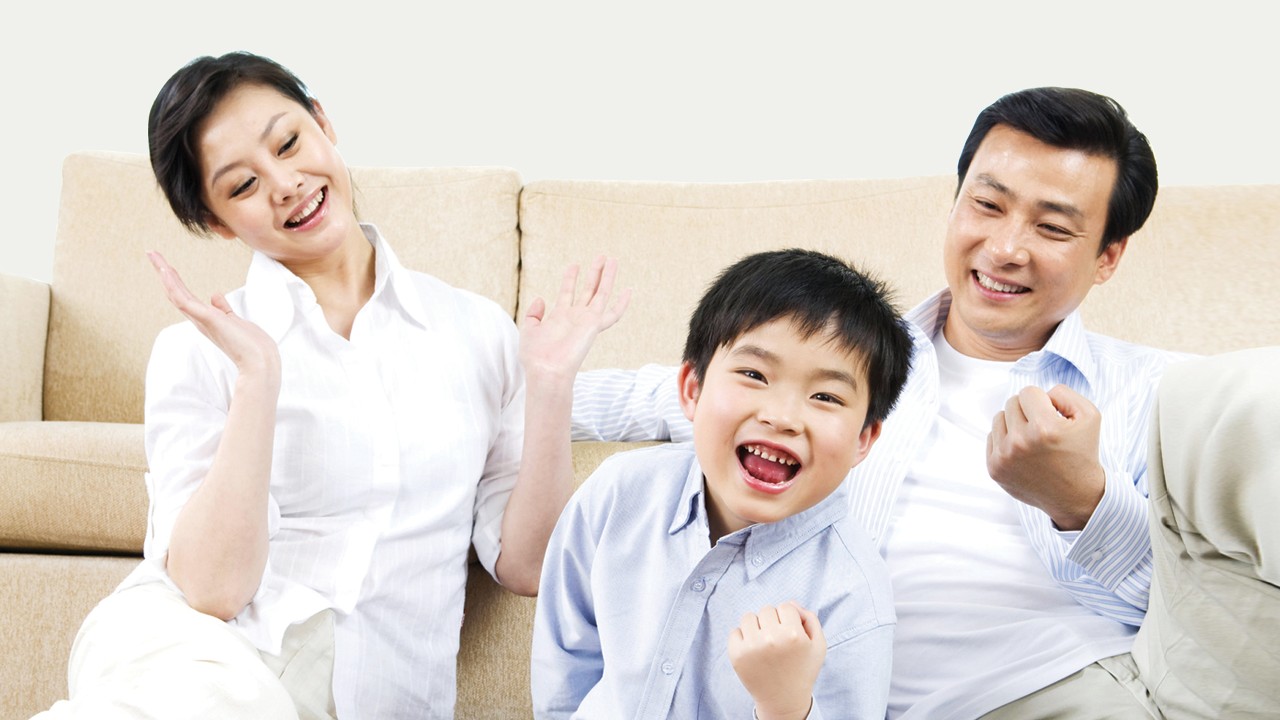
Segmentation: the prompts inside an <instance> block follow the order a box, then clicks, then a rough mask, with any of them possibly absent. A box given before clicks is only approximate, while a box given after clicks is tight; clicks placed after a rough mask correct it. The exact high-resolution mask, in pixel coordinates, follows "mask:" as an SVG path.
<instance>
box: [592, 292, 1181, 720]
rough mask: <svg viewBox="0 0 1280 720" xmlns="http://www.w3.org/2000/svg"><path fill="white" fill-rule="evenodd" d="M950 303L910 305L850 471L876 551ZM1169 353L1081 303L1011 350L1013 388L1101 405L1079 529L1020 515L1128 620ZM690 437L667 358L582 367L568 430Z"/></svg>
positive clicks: (1141, 604) (1091, 595)
mask: <svg viewBox="0 0 1280 720" xmlns="http://www.w3.org/2000/svg"><path fill="white" fill-rule="evenodd" d="M950 302H951V296H950V294H949V293H948V292H947V291H943V292H940V293H938V294H937V295H934V296H933V297H931V298H929V299H928V300H926V301H925V302H924V303H922V304H921V305H919V306H918V307H916V308H915V309H914V310H912V311H911V312H910V313H908V314H907V316H906V319H907V320H908V321H909V324H910V329H911V331H912V340H913V343H914V350H913V358H912V371H911V375H910V377H909V378H908V381H907V385H906V387H905V388H904V390H903V393H902V397H901V398H900V399H899V401H898V405H897V407H896V409H895V410H894V412H893V414H892V415H891V416H890V417H889V418H888V419H887V420H886V421H885V424H884V429H883V432H882V433H881V436H880V439H879V440H878V441H877V443H876V445H875V447H874V448H873V449H872V451H871V453H870V454H869V455H868V457H867V458H866V459H865V460H864V461H863V462H862V463H861V464H859V465H858V466H857V467H856V468H854V470H853V471H852V472H851V474H850V482H849V483H848V485H849V486H850V489H851V495H850V500H851V503H852V506H851V512H852V514H853V515H854V516H856V517H857V518H858V519H859V520H861V521H862V523H863V525H864V527H865V528H866V529H867V532H868V534H869V535H870V536H871V538H872V540H873V542H875V543H876V544H877V545H878V546H879V547H880V549H881V552H883V551H884V542H885V539H886V536H887V530H888V524H889V522H890V518H891V514H892V510H893V507H894V503H895V501H896V500H897V496H898V492H899V490H900V489H901V487H902V484H903V480H904V478H905V477H906V474H907V472H908V471H909V469H910V467H911V464H912V463H913V462H914V461H915V460H916V458H918V457H919V455H920V453H921V450H922V444H923V442H924V440H925V438H926V437H927V436H928V434H929V430H930V428H931V427H932V424H933V423H934V422H936V420H937V415H938V405H939V402H938V385H939V381H938V365H937V357H936V355H935V351H934V348H933V344H932V338H933V336H934V335H935V334H936V333H938V332H940V331H941V329H942V326H943V324H944V322H945V320H946V317H947V312H948V310H949V309H950ZM1177 357H1178V356H1177V355H1175V354H1174V353H1169V352H1166V351H1162V350H1156V349H1153V348H1147V347H1142V346H1138V345H1134V344H1131V343H1126V342H1123V341H1120V340H1116V339H1114V338H1109V337H1105V336H1102V335H1097V334H1094V333H1090V332H1087V331H1085V329H1084V325H1083V323H1082V321H1081V319H1080V316H1079V313H1078V311H1077V312H1075V313H1072V314H1071V315H1070V316H1068V317H1067V318H1066V319H1065V320H1063V321H1062V323H1060V324H1059V326H1058V327H1057V329H1056V330H1055V331H1054V333H1053V335H1052V336H1051V337H1050V338H1049V341H1048V342H1047V343H1046V344H1045V346H1044V347H1043V348H1042V349H1040V350H1038V351H1036V352H1033V353H1030V354H1028V355H1026V356H1024V357H1023V358H1021V359H1019V360H1018V361H1017V362H1016V363H1015V364H1014V366H1013V369H1012V371H1011V372H1010V384H1009V388H1008V394H1009V395H1010V396H1012V395H1015V394H1016V393H1017V392H1018V391H1019V390H1021V389H1022V388H1023V387H1026V386H1030V385H1035V386H1038V387H1041V388H1043V389H1045V390H1048V389H1050V388H1052V387H1053V386H1054V385H1058V384H1063V385H1066V386H1068V387H1070V388H1071V389H1073V390H1075V391H1076V392H1078V393H1080V394H1081V395H1083V396H1084V397H1085V398H1087V399H1088V400H1089V401H1090V402H1092V403H1093V404H1094V405H1095V406H1096V407H1097V408H1098V410H1099V411H1100V413H1101V415H1102V426H1101V432H1100V437H1099V460H1100V461H1101V463H1102V466H1103V468H1104V469H1105V471H1106V476H1107V479H1106V491H1105V493H1104V495H1103V498H1102V501H1101V502H1100V503H1099V505H1098V507H1097V508H1096V509H1095V510H1094V513H1093V517H1092V518H1091V519H1090V521H1089V523H1088V524H1087V525H1086V526H1085V528H1084V529H1083V530H1080V531H1078V532H1061V531H1058V530H1057V529H1055V528H1054V527H1053V524H1052V522H1051V520H1050V519H1049V517H1048V516H1047V515H1045V514H1044V513H1043V512H1042V511H1040V510H1039V509H1037V508H1034V507H1031V506H1028V505H1020V506H1019V515H1020V520H1021V523H1022V526H1023V528H1024V529H1025V531H1026V533H1027V537H1028V539H1029V541H1030V543H1031V545H1032V548H1033V549H1034V551H1035V552H1036V554H1037V555H1038V556H1039V558H1040V559H1041V560H1042V561H1043V563H1044V566H1045V567H1046V568H1047V570H1048V572H1049V573H1050V575H1051V576H1052V577H1053V578H1054V580H1055V581H1057V582H1058V583H1059V584H1060V585H1061V586H1062V587H1063V588H1065V589H1066V590H1067V591H1068V592H1069V593H1071V595H1072V597H1074V598H1075V599H1076V601H1077V602H1079V603H1080V604H1082V605H1084V606H1085V607H1088V608H1089V609H1091V610H1092V611H1094V612H1096V613H1098V614H1100V615H1102V616H1104V617H1107V618H1110V619H1112V620H1115V621H1116V622H1118V623H1123V624H1124V625H1126V626H1130V627H1136V626H1137V625H1139V624H1140V623H1141V622H1142V619H1143V617H1144V615H1145V613H1146V608H1147V596H1148V593H1149V591H1150V586H1151V569H1152V559H1151V543H1150V537H1149V535H1148V529H1147V502H1146V495H1147V482H1146V472H1147V436H1148V431H1147V427H1148V423H1149V419H1150V415H1151V409H1152V401H1153V399H1154V397H1155V388H1156V385H1157V383H1158V381H1159V378H1160V376H1161V374H1162V373H1163V371H1164V368H1165V366H1166V365H1167V364H1168V363H1169V362H1170V361H1171V360H1173V359H1175V358H1177ZM691 436H692V427H691V426H690V424H689V422H688V421H687V420H686V419H685V417H684V414H683V412H681V410H680V406H679V404H678V398H677V395H676V382H675V369H674V368H670V367H658V366H646V367H644V368H642V369H641V370H639V371H638V372H632V371H618V370H604V371H594V372H590V373H583V374H581V375H579V378H578V381H577V383H576V384H575V388H574V439H575V440H643V439H667V438H669V439H672V440H687V439H689V438H691ZM974 452H976V453H984V452H985V448H977V447H975V448H974ZM939 651H940V652H941V651H942V650H941V649H939ZM1094 659H1095V660H1096V659H1098V658H1094ZM1090 662H1092V661H1090ZM1086 664H1087V663H1086ZM1078 669H1080V665H1079V658H1076V659H1074V660H1068V661H1067V663H1066V664H1065V665H1064V663H1063V662H1061V661H1060V662H1058V663H1057V664H1056V665H1051V666H1045V667H1039V668H1033V669H1031V670H1030V672H1033V673H1034V674H1035V675H1036V677H1037V680H1038V681H1039V682H1042V683H1043V684H1044V685H1047V684H1050V683H1052V682H1054V681H1056V680H1058V679H1060V678H1062V677H1065V676H1066V675H1069V674H1071V673H1072V672H1075V671H1076V670H1078ZM1013 699H1016V698H1008V700H1013ZM1006 702H1007V701H1006Z"/></svg>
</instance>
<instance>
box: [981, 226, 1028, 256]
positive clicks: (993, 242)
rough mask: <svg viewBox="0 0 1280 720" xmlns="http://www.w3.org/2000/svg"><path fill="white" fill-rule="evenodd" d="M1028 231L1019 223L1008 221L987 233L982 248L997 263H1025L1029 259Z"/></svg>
mask: <svg viewBox="0 0 1280 720" xmlns="http://www.w3.org/2000/svg"><path fill="white" fill-rule="evenodd" d="M1028 232H1029V231H1028V230H1027V228H1025V227H1024V226H1023V225H1022V224H1021V223H1012V222H1011V223H1008V224H1006V225H1003V226H1002V227H1000V228H998V229H997V230H996V232H993V233H991V234H990V235H988V236H987V240H986V242H985V243H983V248H984V250H985V251H986V253H987V256H988V257H990V258H991V260H992V262H994V263H995V264H997V265H1025V264H1026V263H1027V261H1029V260H1030V259H1031V252H1030V251H1029V250H1028V249H1027V241H1028Z"/></svg>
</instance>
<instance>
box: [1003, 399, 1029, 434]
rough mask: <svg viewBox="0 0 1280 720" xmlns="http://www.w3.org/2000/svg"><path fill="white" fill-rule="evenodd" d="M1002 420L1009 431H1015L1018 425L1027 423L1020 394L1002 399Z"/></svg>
mask: <svg viewBox="0 0 1280 720" xmlns="http://www.w3.org/2000/svg"><path fill="white" fill-rule="evenodd" d="M1004 422H1005V425H1006V426H1008V428H1009V432H1016V431H1017V429H1018V428H1019V427H1021V426H1022V425H1026V424H1027V414H1026V413H1025V412H1024V411H1023V408H1022V397H1021V396H1020V395H1014V396H1012V397H1010V398H1009V399H1008V400H1005V401H1004Z"/></svg>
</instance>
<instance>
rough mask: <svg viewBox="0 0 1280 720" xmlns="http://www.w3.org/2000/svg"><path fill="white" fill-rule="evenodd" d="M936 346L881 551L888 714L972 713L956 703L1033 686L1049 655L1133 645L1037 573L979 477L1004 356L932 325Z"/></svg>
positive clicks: (1022, 540) (1005, 503)
mask: <svg viewBox="0 0 1280 720" xmlns="http://www.w3.org/2000/svg"><path fill="white" fill-rule="evenodd" d="M934 348H935V350H936V351H937V358H938V371H939V380H940V385H939V391H938V395H939V398H940V400H941V403H940V407H939V412H938V419H937V421H936V422H935V423H934V424H933V426H932V428H931V429H930V431H929V432H930V436H929V438H928V439H927V440H926V442H925V443H924V444H923V448H924V449H923V451H922V453H921V455H920V456H919V457H918V458H916V460H915V461H914V462H913V463H912V464H911V466H910V470H909V471H908V473H907V477H906V479H905V480H904V482H903V485H902V490H901V492H900V493H899V494H898V497H897V500H896V503H895V505H894V510H893V516H892V520H891V521H890V524H889V528H890V529H889V533H888V538H887V542H886V546H885V556H886V559H887V560H888V563H889V569H890V576H891V578H892V583H893V592H894V602H895V607H896V609H897V612H898V627H897V631H896V634H895V637H894V650H893V652H894V655H893V662H894V670H893V685H892V689H891V691H890V698H889V716H890V717H899V716H902V715H903V713H904V711H905V710H906V709H907V708H911V713H910V714H909V715H908V717H922V718H938V717H948V716H951V715H953V714H954V716H956V717H972V716H973V714H974V712H971V711H967V710H966V709H965V706H966V705H967V704H970V703H972V704H974V706H975V708H976V707H982V706H984V705H983V703H982V701H981V700H980V698H981V696H982V695H984V694H987V693H988V692H990V693H993V694H996V695H1005V696H1007V695H1008V694H1009V692H1008V688H1007V687H1003V686H1006V685H1008V684H1013V685H1015V686H1016V685H1017V684H1019V683H1023V684H1029V685H1031V687H1030V689H1028V690H1026V692H1031V691H1032V690H1034V689H1036V688H1038V687H1041V686H1043V684H1044V683H1043V681H1042V679H1040V678H1038V677H1034V676H1031V675H1029V673H1033V671H1036V670H1038V669H1039V668H1042V667H1045V666H1046V665H1052V663H1049V662H1046V660H1045V658H1047V657H1065V656H1069V655H1072V654H1076V653H1081V652H1082V650H1083V649H1084V648H1092V647H1096V646H1098V645H1104V646H1105V645H1106V644H1108V643H1118V644H1119V649H1117V650H1115V652H1123V651H1124V650H1125V649H1127V647H1128V645H1129V644H1131V642H1132V636H1131V633H1130V632H1129V631H1128V630H1127V629H1126V628H1125V626H1123V625H1120V624H1119V623H1116V622H1114V621H1112V620H1109V619H1107V618H1104V617H1102V616H1100V615H1097V614H1095V613H1094V612H1092V611H1091V610H1089V609H1088V608H1085V607H1084V606H1082V605H1080V604H1079V603H1077V602H1076V601H1075V600H1074V599H1073V598H1072V596H1071V595H1070V594H1069V593H1068V592H1067V591H1066V590H1065V589H1063V588H1062V586H1061V585H1059V584H1058V583H1057V582H1056V581H1055V580H1054V579H1053V578H1052V577H1051V576H1050V575H1049V573H1048V572H1046V570H1045V567H1044V564H1043V563H1042V562H1041V561H1040V559H1039V557H1038V556H1037V555H1036V554H1035V552H1034V550H1033V549H1032V546H1031V543H1029V542H1028V540H1027V536H1026V531H1025V530H1024V529H1023V527H1022V524H1021V523H1020V521H1019V516H1018V506H1017V501H1016V500H1014V499H1013V498H1012V497H1011V496H1009V495H1008V493H1006V492H1005V491H1004V490H1003V489H1001V488H1000V486H999V485H997V484H996V482H995V481H994V480H992V479H991V477H990V475H989V474H988V472H987V465H986V442H987V434H988V433H989V432H990V431H991V421H992V418H993V417H994V416H995V414H996V412H998V411H999V410H1001V409H1003V408H1004V404H1005V401H1006V400H1007V399H1008V388H1009V384H1010V379H1009V371H1010V370H1011V369H1012V367H1013V363H1011V362H1008V363H1006V362H995V361H990V360H980V359H977V358H971V357H967V356H965V355H962V354H960V353H959V352H957V351H956V350H955V349H954V348H952V347H951V346H950V345H949V344H948V343H947V341H946V339H945V338H944V337H943V334H942V332H938V333H936V334H935V336H934ZM1063 535H1065V536H1067V537H1070V536H1071V535H1073V534H1067V533H1063ZM1092 654H1093V655H1094V656H1095V657H1096V656H1097V653H1096V652H1094V653H1092ZM1104 654H1105V653H1104ZM1081 664H1082V665H1083V664H1088V662H1087V661H1082V662H1081ZM1037 683H1038V684H1037ZM1019 694H1025V693H1019ZM1013 696H1014V697H1017V696H1018V694H1015V695H1013ZM986 706H987V707H989V703H987V704H986Z"/></svg>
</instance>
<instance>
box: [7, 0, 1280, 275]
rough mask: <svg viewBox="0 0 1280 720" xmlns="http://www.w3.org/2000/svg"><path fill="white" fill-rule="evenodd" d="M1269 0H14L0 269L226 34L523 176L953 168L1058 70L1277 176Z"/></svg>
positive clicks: (1215, 153)
mask: <svg viewBox="0 0 1280 720" xmlns="http://www.w3.org/2000/svg"><path fill="white" fill-rule="evenodd" d="M1267 8H1268V6H1267V4H1265V3H1262V2H1257V3H1246V2H1230V1H1227V2H1222V1H1219V2H1215V3H1197V4H1185V5H1184V4H1181V3H1178V4H1174V3H1156V2H1126V1H1124V0H1110V1H1108V2H1098V1H1096V0H1083V1H1076V2H1054V3H1034V2H977V3H974V2H970V3H964V2H952V3H942V2H938V3H927V2H899V3H884V2H882V3H876V4H875V5H869V4H862V3H853V2H846V3H836V2H805V1H803V0H798V1H793V2H768V3H767V2H752V1H750V0H744V1H739V2H730V1H728V0H709V1H707V2H699V1H698V0H686V1H685V2H672V1H669V0H654V1H650V2H630V3H613V2H605V1H603V0H601V1H596V2H588V1H586V0H582V1H578V2H533V1H531V2H495V1H492V0H477V1H473V2H467V1H466V0H457V1H455V2H449V3H434V2H416V3H408V2H404V3H392V2H381V1H379V0H364V1H363V2H354V1H353V2H348V3H331V2H310V3H279V2H269V0H222V1H220V2H205V3H198V4H197V3H184V2H179V1H177V0H168V1H167V2H151V1H148V2H128V1H127V0H125V1H122V2H116V3H106V2H88V1H85V0H71V1H70V2H57V1H56V0H55V1H54V2H48V3H36V2H24V3H21V4H20V5H18V6H17V7H10V8H8V9H7V10H6V11H5V15H6V20H5V23H4V26H5V27H4V31H3V42H0V72H2V73H3V75H2V76H0V77H3V80H4V82H3V90H2V91H0V158H4V160H5V167H4V170H3V172H0V202H2V203H3V206H2V209H3V217H5V218H7V220H8V222H10V223H11V226H10V227H9V228H7V229H6V230H5V232H4V233H3V238H4V239H3V240H2V241H0V272H3V273H7V274H11V275H19V276H25V277H30V278H35V279H37V280H43V281H48V280H49V279H50V278H51V276H52V264H53V245H54V233H55V229H56V225H57V203H58V193H59V191H60V182H61V180H60V178H61V163H62V159H63V158H64V157H65V156H66V155H67V153H70V152H73V151H77V150H115V151H126V152H136V153H145V152H146V116H147V111H148V110H149V108H150V106H151V101H152V99H153V98H154V97H155V93H156V92H157V91H158V90H159V88H160V86H161V85H162V84H163V83H164V81H165V80H166V79H167V78H168V77H169V75H171V74H172V73H173V71H174V70H176V69H177V68H178V67H180V66H181V65H182V64H184V63H185V62H187V61H188V60H190V59H192V58H194V57H196V56H198V55H205V54H220V53H222V52H226V51H229V50H236V49H247V50H251V51H253V52H257V53H260V54H264V55H267V56H270V57H273V58H274V59H276V60H278V61H280V62H281V63H283V64H284V65H286V66H287V67H289V68H290V69H292V70H293V71H294V72H296V73H297V74H298V75H299V76H300V77H301V78H302V79H303V80H304V81H306V82H307V83H308V84H309V85H310V87H311V90H312V92H313V93H314V95H315V96H316V97H318V98H319V99H320V100H321V101H322V103H323V104H324V107H325V109H326V112H327V113H328V115H329V118H330V119H331V120H332V121H333V123H334V126H335V128H336V130H337V133H338V138H339V143H338V146H339V148H340V149H341V150H342V151H343V154H344V156H345V157H346V159H347V162H348V164H351V165H503V166H509V167H513V168H516V169H517V170H518V171H520V173H521V175H522V176H523V177H524V179H525V180H526V181H529V180H539V179H551V178H554V179H618V180H677V181H695V182H697V181H753V180H779V179H803V178H870V177H903V176H913V175H936V174H949V173H953V172H954V168H955V159H956V155H957V154H958V153H959V150H960V146H961V144H962V143H963V140H964V137H965V135H966V134H967V133H968V130H969V127H970V125H971V124H972V122H973V118H974V116H975V115H976V114H977V113H978V112H979V111H980V110H981V109H982V108H983V107H985V106H986V105H987V104H989V103H990V102H991V101H993V100H995V99H996V98H998V97H999V96H1001V95H1003V94H1004V93H1006V92H1010V91H1013V90H1017V89H1021V88H1025V87H1031V86H1038V85H1065V86H1074V87H1084V88H1088V89H1090V90H1094V91H1097V92H1101V93H1104V94H1107V95H1111V96H1112V97H1114V98H1116V99H1117V100H1119V101H1120V102H1121V103H1122V104H1123V105H1124V106H1125V107H1126V108H1127V110H1128V111H1129V114H1130V116H1131V117H1132V118H1133V120H1134V122H1135V123H1136V124H1137V125H1138V127H1139V128H1141V129H1142V130H1143V131H1144V132H1145V133H1146V134H1147V136H1148V137H1149V138H1150V140H1151V143H1152V145H1153V147H1154V148H1155V151H1156V157H1157V159H1158V161H1159V165H1160V174H1161V182H1162V184H1164V185H1201V184H1252V183H1276V182H1280V169H1277V161H1278V160H1280V127H1278V125H1280V123H1277V113H1276V110H1277V106H1278V105H1280V102H1278V101H1277V91H1276V90H1275V86H1276V82H1277V81H1276V78H1275V75H1276V70H1277V68H1280V62H1278V61H1280V42H1277V41H1276V39H1275V33H1274V29H1275V23H1274V21H1273V19H1272V18H1273V16H1274V13H1275V11H1274V10H1268V9H1267ZM105 221H109V219H106V218H104V222H105ZM211 242H212V241H211ZM139 262H145V258H142V257H140V258H139Z"/></svg>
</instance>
